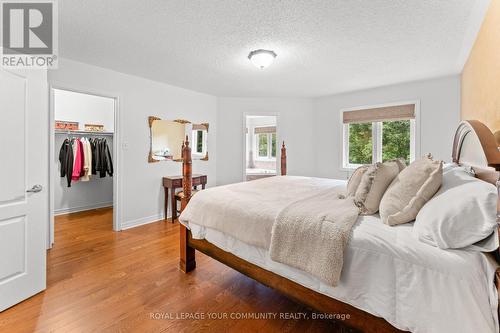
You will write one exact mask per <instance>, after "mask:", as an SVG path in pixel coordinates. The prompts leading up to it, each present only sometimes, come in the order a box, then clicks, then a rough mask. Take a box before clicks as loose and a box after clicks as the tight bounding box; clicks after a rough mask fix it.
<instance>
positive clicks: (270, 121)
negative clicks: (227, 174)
mask: <svg viewBox="0 0 500 333" xmlns="http://www.w3.org/2000/svg"><path fill="white" fill-rule="evenodd" d="M277 118H278V117H277V116H276V115H246V116H245V175H244V180H245V181H250V180H255V179H260V178H265V177H272V176H276V174H277V173H276V170H277V158H276V157H277V156H278V131H277V129H278V127H277V123H278V119H277Z"/></svg>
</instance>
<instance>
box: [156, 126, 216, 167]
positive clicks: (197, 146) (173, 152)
mask: <svg viewBox="0 0 500 333" xmlns="http://www.w3.org/2000/svg"><path fill="white" fill-rule="evenodd" d="M148 124H149V132H150V145H149V154H148V162H149V163H155V162H160V161H174V162H181V161H182V158H181V147H182V142H183V141H184V140H185V137H186V135H188V137H189V141H190V144H191V148H192V158H193V159H194V160H202V161H208V127H209V125H208V123H202V124H193V123H191V122H190V121H189V120H184V119H176V120H163V119H161V118H159V117H156V116H150V117H148Z"/></svg>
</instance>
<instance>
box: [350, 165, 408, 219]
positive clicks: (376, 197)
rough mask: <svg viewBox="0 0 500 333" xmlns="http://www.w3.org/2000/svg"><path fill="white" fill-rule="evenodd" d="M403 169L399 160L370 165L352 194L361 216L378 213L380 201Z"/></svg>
mask: <svg viewBox="0 0 500 333" xmlns="http://www.w3.org/2000/svg"><path fill="white" fill-rule="evenodd" d="M402 168H404V164H402V162H401V161H399V160H391V161H387V162H384V163H375V164H373V165H370V166H369V167H368V168H367V169H366V171H365V172H364V174H363V175H362V177H361V181H360V183H359V186H358V188H357V189H356V192H355V194H354V203H355V204H356V206H358V207H359V209H360V212H361V214H363V215H371V214H375V213H376V212H378V209H379V206H380V200H381V199H382V196H383V195H384V192H385V190H386V189H387V187H388V186H389V184H391V182H392V180H393V179H394V178H395V177H396V176H397V175H398V173H399V172H400V170H401V169H402Z"/></svg>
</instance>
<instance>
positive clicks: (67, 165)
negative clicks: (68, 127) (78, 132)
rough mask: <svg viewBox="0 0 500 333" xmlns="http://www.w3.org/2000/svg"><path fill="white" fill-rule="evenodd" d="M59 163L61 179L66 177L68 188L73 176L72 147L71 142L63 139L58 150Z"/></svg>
mask: <svg viewBox="0 0 500 333" xmlns="http://www.w3.org/2000/svg"><path fill="white" fill-rule="evenodd" d="M59 163H61V170H60V173H61V178H64V177H66V180H67V182H68V187H71V177H72V175H73V163H74V162H73V145H72V144H71V140H69V139H65V140H64V141H63V144H62V145H61V149H60V150H59Z"/></svg>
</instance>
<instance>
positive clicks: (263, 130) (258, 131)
mask: <svg viewBox="0 0 500 333" xmlns="http://www.w3.org/2000/svg"><path fill="white" fill-rule="evenodd" d="M254 133H255V134H263V133H276V126H266V127H255V129H254Z"/></svg>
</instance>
